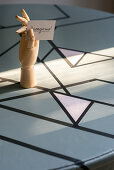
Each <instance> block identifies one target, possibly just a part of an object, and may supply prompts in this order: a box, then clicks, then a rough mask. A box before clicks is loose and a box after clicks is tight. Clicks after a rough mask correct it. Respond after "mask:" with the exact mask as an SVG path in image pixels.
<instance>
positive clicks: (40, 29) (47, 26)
mask: <svg viewBox="0 0 114 170" xmlns="http://www.w3.org/2000/svg"><path fill="white" fill-rule="evenodd" d="M55 23H56V21H55V20H31V21H29V22H28V26H27V30H29V29H33V31H34V35H35V39H36V40H53V36H54V29H55Z"/></svg>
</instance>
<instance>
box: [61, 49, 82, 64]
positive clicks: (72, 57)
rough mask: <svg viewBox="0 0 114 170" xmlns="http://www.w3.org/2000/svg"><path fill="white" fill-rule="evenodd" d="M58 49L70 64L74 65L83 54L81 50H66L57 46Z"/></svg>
mask: <svg viewBox="0 0 114 170" xmlns="http://www.w3.org/2000/svg"><path fill="white" fill-rule="evenodd" d="M59 50H60V51H61V52H62V53H63V54H64V56H65V57H66V58H67V59H68V60H69V61H70V62H71V64H72V65H75V64H76V63H77V62H78V61H79V60H80V59H81V58H82V56H83V55H84V53H83V52H78V51H72V50H66V49H63V48H59Z"/></svg>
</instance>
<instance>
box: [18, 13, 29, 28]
mask: <svg viewBox="0 0 114 170" xmlns="http://www.w3.org/2000/svg"><path fill="white" fill-rule="evenodd" d="M16 19H17V20H18V21H20V22H21V23H22V24H23V25H25V26H27V24H28V21H27V20H26V19H25V18H23V17H20V16H18V15H17V16H16Z"/></svg>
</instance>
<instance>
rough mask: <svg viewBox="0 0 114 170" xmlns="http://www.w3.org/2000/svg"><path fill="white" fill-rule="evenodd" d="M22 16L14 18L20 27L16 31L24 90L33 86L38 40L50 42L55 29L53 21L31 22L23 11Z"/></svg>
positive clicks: (21, 83) (21, 81)
mask: <svg viewBox="0 0 114 170" xmlns="http://www.w3.org/2000/svg"><path fill="white" fill-rule="evenodd" d="M21 13H22V16H23V17H20V16H16V18H17V20H18V21H20V22H21V23H22V25H23V26H22V27H21V28H20V29H19V30H17V31H16V33H18V34H22V37H21V40H20V47H19V60H20V63H21V80H20V85H21V86H22V87H24V88H30V87H34V86H35V84H36V83H35V74H34V64H35V62H36V59H37V56H38V51H39V40H52V39H53V34H54V28H55V21H54V20H52V21H51V20H49V21H48V20H32V21H30V19H29V16H28V15H27V13H26V12H25V10H24V9H22V10H21Z"/></svg>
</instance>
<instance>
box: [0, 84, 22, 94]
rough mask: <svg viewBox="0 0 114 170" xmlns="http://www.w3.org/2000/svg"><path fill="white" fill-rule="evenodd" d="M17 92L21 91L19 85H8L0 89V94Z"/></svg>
mask: <svg viewBox="0 0 114 170" xmlns="http://www.w3.org/2000/svg"><path fill="white" fill-rule="evenodd" d="M19 90H23V89H22V88H21V87H20V84H19V83H15V84H10V85H6V86H2V87H0V94H3V93H8V92H14V91H19Z"/></svg>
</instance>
